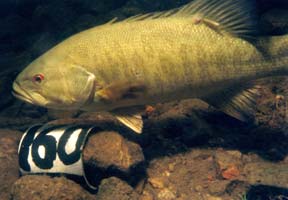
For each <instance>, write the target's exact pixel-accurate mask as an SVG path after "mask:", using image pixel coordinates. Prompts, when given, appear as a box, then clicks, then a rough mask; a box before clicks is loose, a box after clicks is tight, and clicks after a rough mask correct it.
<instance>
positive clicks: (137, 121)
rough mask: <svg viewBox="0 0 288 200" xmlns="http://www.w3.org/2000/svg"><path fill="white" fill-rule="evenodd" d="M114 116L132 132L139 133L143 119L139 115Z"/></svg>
mask: <svg viewBox="0 0 288 200" xmlns="http://www.w3.org/2000/svg"><path fill="white" fill-rule="evenodd" d="M116 118H117V119H118V120H119V121H120V122H121V123H123V124H124V125H125V126H127V127H128V128H130V129H132V130H133V131H134V132H136V133H138V134H141V133H142V129H143V120H142V116H141V115H125V116H117V115H116Z"/></svg>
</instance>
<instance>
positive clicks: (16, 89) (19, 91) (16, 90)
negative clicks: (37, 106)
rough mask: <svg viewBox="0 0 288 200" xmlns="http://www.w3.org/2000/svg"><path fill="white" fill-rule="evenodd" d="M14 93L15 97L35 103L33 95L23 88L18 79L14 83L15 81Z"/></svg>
mask: <svg viewBox="0 0 288 200" xmlns="http://www.w3.org/2000/svg"><path fill="white" fill-rule="evenodd" d="M12 94H13V96H14V97H16V98H18V99H20V100H22V101H25V102H27V103H30V104H33V99H32V97H31V96H30V95H29V94H28V93H27V92H25V90H24V89H22V88H21V86H20V84H19V83H18V82H17V81H14V83H13V86H12Z"/></svg>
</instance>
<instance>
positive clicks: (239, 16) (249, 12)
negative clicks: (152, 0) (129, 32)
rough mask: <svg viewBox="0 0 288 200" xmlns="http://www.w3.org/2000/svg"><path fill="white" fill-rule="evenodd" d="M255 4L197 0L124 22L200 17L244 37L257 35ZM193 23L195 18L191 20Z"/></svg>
mask: <svg viewBox="0 0 288 200" xmlns="http://www.w3.org/2000/svg"><path fill="white" fill-rule="evenodd" d="M254 8H255V6H254V5H253V1H252V0H195V1H192V2H191V3H189V4H187V5H184V6H182V7H180V8H176V9H172V10H169V11H163V12H155V13H148V14H144V15H136V16H133V17H130V18H128V19H125V20H124V21H122V22H135V21H142V20H153V19H159V18H170V17H177V18H190V17H191V19H192V18H193V17H198V18H200V20H201V19H203V20H204V21H205V20H206V21H208V22H210V23H211V22H214V23H215V24H219V28H221V30H223V31H226V32H229V33H230V34H232V35H234V36H238V37H242V38H247V39H251V38H254V37H255V36H256V33H257V28H256V21H257V20H256V17H255V13H256V12H255V11H254ZM191 22H192V23H193V20H191Z"/></svg>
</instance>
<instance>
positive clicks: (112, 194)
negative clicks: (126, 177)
mask: <svg viewBox="0 0 288 200" xmlns="http://www.w3.org/2000/svg"><path fill="white" fill-rule="evenodd" d="M115 199H119V200H138V199H139V194H137V193H136V192H135V191H134V190H133V188H132V187H131V186H130V185H128V184H127V183H126V182H123V181H122V180H120V179H118V178H116V177H111V178H107V179H104V180H102V182H101V184H100V186H99V190H98V194H97V200H115Z"/></svg>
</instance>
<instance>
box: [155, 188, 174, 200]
mask: <svg viewBox="0 0 288 200" xmlns="http://www.w3.org/2000/svg"><path fill="white" fill-rule="evenodd" d="M158 198H159V200H174V199H176V195H175V194H174V193H173V192H172V191H170V190H169V189H167V188H165V189H163V190H161V191H160V192H159V193H158Z"/></svg>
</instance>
